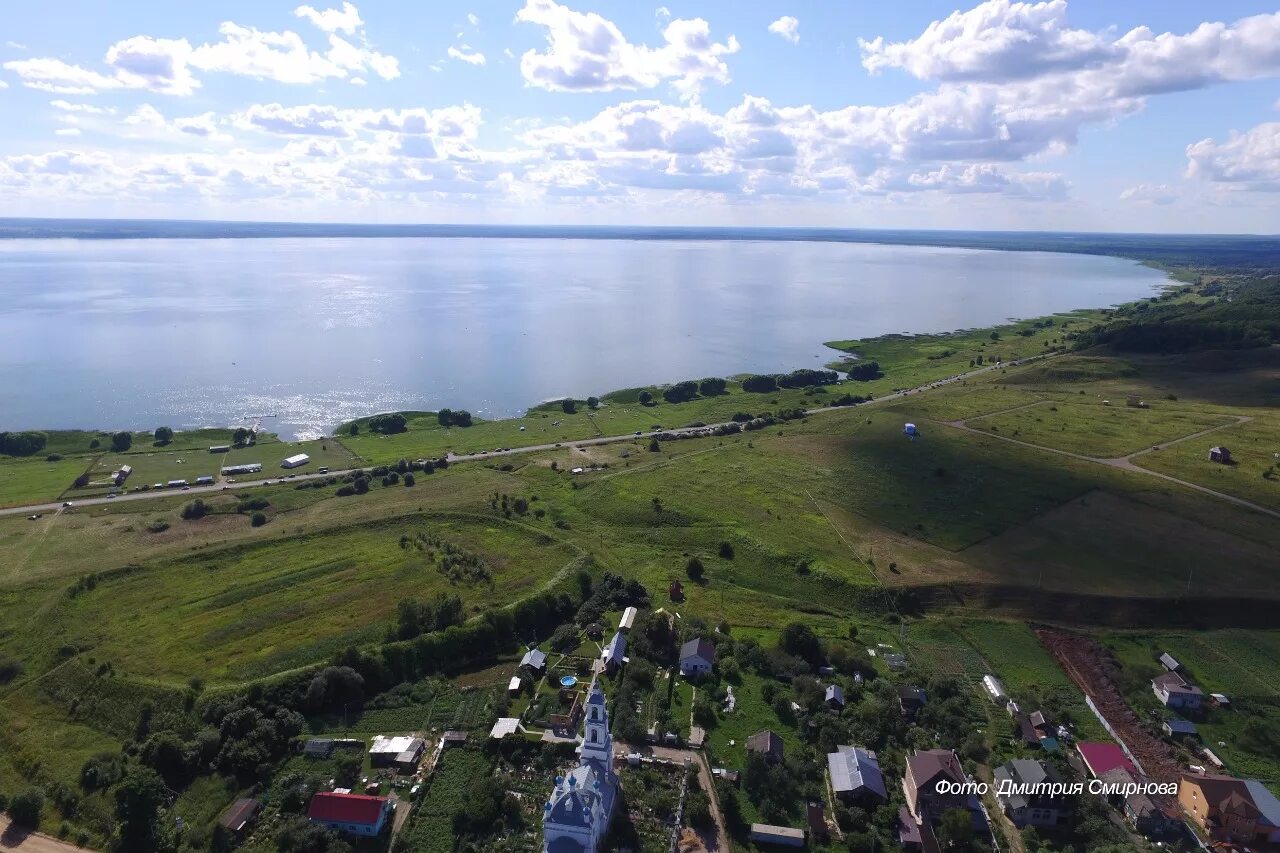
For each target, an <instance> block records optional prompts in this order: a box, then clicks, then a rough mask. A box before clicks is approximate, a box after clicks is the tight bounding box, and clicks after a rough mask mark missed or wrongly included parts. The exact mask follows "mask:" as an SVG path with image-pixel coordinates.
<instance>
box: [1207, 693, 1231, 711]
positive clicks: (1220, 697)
mask: <svg viewBox="0 0 1280 853" xmlns="http://www.w3.org/2000/svg"><path fill="white" fill-rule="evenodd" d="M1209 698H1210V699H1212V700H1213V704H1215V705H1217V706H1218V707H1219V708H1230V707H1231V700H1230V699H1229V698H1227V695H1226V694H1225V693H1210V694H1209Z"/></svg>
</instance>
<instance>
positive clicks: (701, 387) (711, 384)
mask: <svg viewBox="0 0 1280 853" xmlns="http://www.w3.org/2000/svg"><path fill="white" fill-rule="evenodd" d="M728 387H729V383H728V382H726V381H725V380H723V379H718V378H716V377H714V376H708V377H707V378H706V379H704V380H702V381H701V382H699V383H698V393H699V394H701V395H702V396H704V397H715V396H717V395H719V394H723V393H724V392H725V391H726V390H727V389H728Z"/></svg>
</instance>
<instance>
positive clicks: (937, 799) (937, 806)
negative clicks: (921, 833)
mask: <svg viewBox="0 0 1280 853" xmlns="http://www.w3.org/2000/svg"><path fill="white" fill-rule="evenodd" d="M965 781H967V780H966V777H965V774H964V767H962V766H961V764H960V759H959V757H958V756H957V755H956V754H955V752H954V751H953V750H950V749H924V750H920V751H919V752H917V753H916V754H915V755H913V756H911V757H910V758H908V759H907V772H906V773H905V774H904V775H903V777H902V790H903V791H904V792H905V793H906V795H907V808H909V809H910V810H911V816H912V817H914V818H915V819H916V821H917V822H922V821H923V822H929V821H935V820H940V819H941V818H942V813H943V812H945V811H947V810H948V809H967V808H969V805H970V802H969V801H970V795H966V794H962V793H961V794H953V793H945V794H942V793H938V791H937V786H938V783H939V782H958V783H963V782H965Z"/></svg>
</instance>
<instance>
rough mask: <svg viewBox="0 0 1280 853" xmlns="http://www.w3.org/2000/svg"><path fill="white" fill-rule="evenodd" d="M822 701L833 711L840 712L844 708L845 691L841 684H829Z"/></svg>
mask: <svg viewBox="0 0 1280 853" xmlns="http://www.w3.org/2000/svg"><path fill="white" fill-rule="evenodd" d="M822 701H824V702H826V703H827V707H828V708H830V709H831V710H833V711H839V710H840V709H841V708H843V707H844V689H843V688H842V687H841V686H840V685H839V684H828V685H827V690H826V692H825V693H824V694H823V696H822Z"/></svg>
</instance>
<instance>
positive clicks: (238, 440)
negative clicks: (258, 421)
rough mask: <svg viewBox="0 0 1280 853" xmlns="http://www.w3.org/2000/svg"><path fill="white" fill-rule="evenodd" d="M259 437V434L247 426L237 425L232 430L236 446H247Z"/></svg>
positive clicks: (232, 439)
mask: <svg viewBox="0 0 1280 853" xmlns="http://www.w3.org/2000/svg"><path fill="white" fill-rule="evenodd" d="M257 439H258V434H257V433H255V432H254V431H253V430H251V429H247V428H246V427H236V428H235V429H233V430H232V431H231V443H232V444H233V445H235V446H236V447H247V446H248V445H250V444H253V443H254V442H255V441H257Z"/></svg>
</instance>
